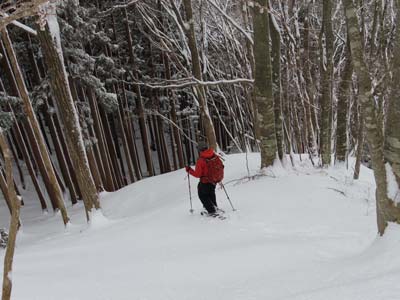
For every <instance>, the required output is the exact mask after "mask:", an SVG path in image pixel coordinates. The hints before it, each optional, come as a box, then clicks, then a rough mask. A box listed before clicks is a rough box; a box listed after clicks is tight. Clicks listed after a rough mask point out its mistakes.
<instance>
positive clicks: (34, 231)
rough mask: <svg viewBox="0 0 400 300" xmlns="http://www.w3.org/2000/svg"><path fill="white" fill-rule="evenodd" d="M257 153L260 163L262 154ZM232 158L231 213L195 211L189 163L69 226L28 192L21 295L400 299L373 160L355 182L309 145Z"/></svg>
mask: <svg viewBox="0 0 400 300" xmlns="http://www.w3.org/2000/svg"><path fill="white" fill-rule="evenodd" d="M249 163H250V171H251V173H252V174H256V172H257V167H258V154H252V155H250V156H249ZM225 170H226V177H227V178H226V182H228V184H226V187H227V189H228V192H229V194H230V196H231V199H232V201H233V203H234V205H235V206H236V207H237V208H238V211H237V212H232V211H231V209H230V206H229V203H228V202H227V201H226V198H225V195H224V193H223V191H221V190H218V192H217V198H218V202H219V204H220V207H222V208H223V209H225V210H226V211H227V212H228V213H227V216H228V219H227V220H224V221H221V220H217V219H210V218H206V217H202V216H200V215H199V212H200V208H201V207H200V202H199V200H198V199H197V195H196V182H195V180H194V179H193V178H192V179H191V186H192V195H193V198H194V199H193V205H194V208H195V214H193V215H191V214H190V213H189V208H190V206H189V198H188V182H187V180H186V179H185V172H184V171H182V170H180V171H177V172H173V173H169V174H165V175H161V176H157V177H153V178H149V179H146V180H143V181H140V182H137V183H135V184H133V185H130V186H128V187H125V188H123V189H121V190H120V191H117V192H115V193H104V194H103V195H102V207H103V214H104V216H102V215H96V216H94V220H93V222H92V224H90V225H89V226H88V225H86V224H84V215H83V209H82V207H73V208H69V211H70V214H71V217H72V225H71V226H69V227H68V229H67V230H64V229H63V226H62V224H61V218H60V217H59V216H52V215H51V214H49V215H39V216H38V211H37V208H35V207H34V206H35V205H36V206H37V204H36V203H34V204H30V203H27V207H26V208H24V214H23V219H22V221H23V223H24V224H25V226H24V228H23V230H22V232H21V233H20V235H19V240H18V249H17V251H16V257H15V268H14V272H13V279H14V289H13V296H14V297H13V299H15V300H28V299H29V300H34V299H35V300H36V299H37V300H53V299H59V300H64V299H65V300H67V299H68V300H75V299H77V300H78V299H79V300H80V299H85V300H87V299H94V300H125V299H126V300H128V299H129V300H132V299H135V300H136V299H137V300H145V299H146V300H164V299H171V300H172V299H173V300H183V299H188V300H189V299H190V300H191V299H193V300H200V299H207V300H214V299H227V300H228V299H229V300H239V299H243V300H252V299H257V300H258V299H260V300H269V299H271V300H278V299H290V300H292V299H304V300H306V299H307V300H314V299H315V300H317V299H318V300H319V299H324V300H328V299H335V300H338V299H339V300H345V299H349V300H355V299H363V300H368V299H374V300H389V299H400V286H399V285H398V282H399V280H400V258H398V257H399V255H398V253H399V251H400V228H399V227H398V226H394V225H393V226H390V227H389V229H388V232H387V234H386V235H385V236H384V237H383V238H380V237H377V235H376V224H375V218H376V216H375V202H374V200H373V199H374V197H373V194H374V186H373V178H372V174H371V172H370V170H368V169H362V172H361V179H360V180H359V181H355V182H353V180H352V179H351V178H352V172H351V170H349V171H347V170H346V169H345V168H344V167H334V168H331V169H329V170H320V169H314V168H312V167H311V165H310V164H309V163H308V162H307V161H304V157H303V161H300V160H299V159H298V158H297V161H296V167H295V168H292V167H291V166H287V167H286V168H283V167H282V166H275V167H274V168H273V169H272V170H269V171H268V172H267V173H266V176H264V177H259V178H257V179H255V180H251V181H248V180H239V181H232V180H234V179H239V178H242V177H244V176H246V174H247V171H246V165H245V156H244V155H231V156H228V157H227V161H226V169H225ZM27 201H28V200H27ZM0 205H3V202H1V201H0ZM0 211H2V212H3V214H2V215H1V216H0V218H1V219H0V226H4V225H6V224H7V218H4V217H3V216H4V211H5V209H4V207H0ZM3 255H4V251H2V250H0V259H1V260H2V259H3ZM1 271H2V270H1ZM1 271H0V272H1ZM0 275H1V273H0Z"/></svg>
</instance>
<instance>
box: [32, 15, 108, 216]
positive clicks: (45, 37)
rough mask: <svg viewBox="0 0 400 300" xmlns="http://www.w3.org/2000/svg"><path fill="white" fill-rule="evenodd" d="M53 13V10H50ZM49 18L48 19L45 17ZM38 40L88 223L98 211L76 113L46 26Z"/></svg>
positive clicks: (58, 51) (56, 48)
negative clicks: (95, 211)
mask: <svg viewBox="0 0 400 300" xmlns="http://www.w3.org/2000/svg"><path fill="white" fill-rule="evenodd" d="M54 13H55V10H54ZM48 18H49V17H48ZM51 18H52V21H53V23H55V24H57V25H58V23H57V22H58V21H57V16H56V15H55V16H51ZM38 37H39V41H40V45H41V49H42V53H43V56H44V59H45V61H46V64H47V67H48V71H49V75H50V76H49V80H50V87H51V90H52V94H53V96H54V97H55V99H57V105H58V113H59V117H60V118H61V120H62V122H63V124H64V126H65V130H66V131H67V132H68V134H67V135H66V136H65V137H66V141H67V147H68V151H69V153H70V155H71V159H72V163H73V165H74V169H75V173H76V177H77V180H78V185H79V189H80V191H81V193H82V200H83V202H84V205H85V211H86V218H87V220H88V221H89V220H90V211H91V210H92V208H93V207H95V208H96V209H99V208H100V202H99V198H98V194H97V189H96V185H95V183H94V180H93V177H92V174H91V172H90V168H89V162H88V159H87V156H86V151H85V145H84V143H83V138H82V133H81V130H80V127H79V119H78V114H77V111H76V108H75V105H74V101H73V99H72V94H71V90H70V87H69V83H68V78H67V77H66V71H65V66H64V59H63V54H62V49H61V45H56V44H55V42H56V41H54V40H53V36H52V32H50V28H49V25H48V24H46V27H45V30H40V29H39V30H38Z"/></svg>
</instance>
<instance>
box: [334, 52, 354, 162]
mask: <svg viewBox="0 0 400 300" xmlns="http://www.w3.org/2000/svg"><path fill="white" fill-rule="evenodd" d="M348 47H349V45H347V46H346V48H347V49H346V50H345V51H346V61H345V66H344V69H343V74H342V79H341V82H340V84H339V91H338V104H337V129H336V130H337V131H336V159H337V161H338V162H344V161H346V156H347V144H348V143H347V113H348V110H349V97H350V84H351V76H352V74H353V67H352V64H351V58H350V50H349V49H348Z"/></svg>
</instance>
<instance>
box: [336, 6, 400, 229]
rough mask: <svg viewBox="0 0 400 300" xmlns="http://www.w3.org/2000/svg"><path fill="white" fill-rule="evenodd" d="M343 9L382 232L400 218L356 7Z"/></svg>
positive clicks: (378, 221) (379, 224)
mask: <svg viewBox="0 0 400 300" xmlns="http://www.w3.org/2000/svg"><path fill="white" fill-rule="evenodd" d="M343 4H344V9H345V15H346V22H347V33H348V34H349V40H350V48H351V55H352V62H353V66H354V70H355V72H356V74H357V77H358V99H359V101H360V104H361V109H362V113H363V116H364V122H365V131H366V139H367V143H368V147H369V151H370V155H371V160H372V169H373V171H374V177H375V182H376V207H377V224H378V231H379V233H380V234H381V235H383V234H384V232H385V228H386V226H387V223H388V222H399V221H400V209H399V208H397V207H396V205H395V203H394V202H393V199H390V198H389V195H388V177H387V173H386V168H385V163H384V153H383V143H384V140H383V132H382V128H381V126H380V123H379V122H378V118H377V108H376V106H375V105H376V104H375V99H374V98H373V93H372V92H371V91H372V81H371V78H370V75H369V72H368V68H367V65H366V62H365V60H364V55H363V43H362V36H361V34H360V32H359V25H358V20H357V9H356V7H355V5H354V3H353V1H352V0H344V1H343Z"/></svg>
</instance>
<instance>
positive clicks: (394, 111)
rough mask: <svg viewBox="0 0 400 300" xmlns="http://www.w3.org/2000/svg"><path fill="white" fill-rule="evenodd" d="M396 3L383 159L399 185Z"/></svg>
mask: <svg viewBox="0 0 400 300" xmlns="http://www.w3.org/2000/svg"><path fill="white" fill-rule="evenodd" d="M396 4H397V11H398V12H397V25H396V38H395V42H394V49H393V53H394V56H393V60H392V68H393V79H392V87H391V91H392V92H391V95H390V99H389V105H388V110H387V119H386V131H385V134H386V136H385V159H386V161H388V162H389V163H390V165H391V167H392V170H393V173H394V175H395V176H396V180H397V183H398V184H399V185H400V130H399V128H400V118H399V116H400V86H399V82H400V55H399V53H400V0H396Z"/></svg>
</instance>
